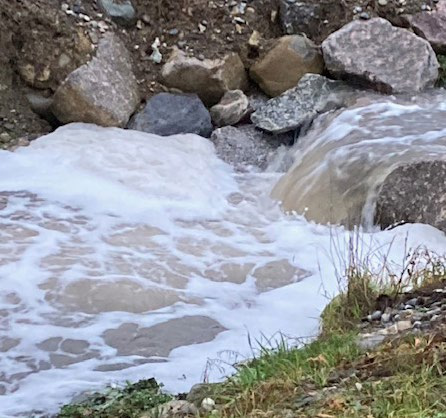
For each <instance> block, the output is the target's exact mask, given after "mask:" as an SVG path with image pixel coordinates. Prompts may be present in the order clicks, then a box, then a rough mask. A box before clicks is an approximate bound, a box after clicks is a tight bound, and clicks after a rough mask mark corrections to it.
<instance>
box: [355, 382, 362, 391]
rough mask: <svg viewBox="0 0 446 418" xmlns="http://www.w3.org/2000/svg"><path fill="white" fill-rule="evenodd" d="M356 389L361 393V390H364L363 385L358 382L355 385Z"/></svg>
mask: <svg viewBox="0 0 446 418" xmlns="http://www.w3.org/2000/svg"><path fill="white" fill-rule="evenodd" d="M355 387H356V389H357V390H358V391H361V390H362V385H361V383H359V382H356V383H355Z"/></svg>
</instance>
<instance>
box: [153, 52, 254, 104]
mask: <svg viewBox="0 0 446 418" xmlns="http://www.w3.org/2000/svg"><path fill="white" fill-rule="evenodd" d="M161 75H162V77H163V80H164V83H165V84H166V85H167V86H168V87H171V88H176V89H179V90H181V91H183V92H185V93H196V94H198V96H199V97H200V99H201V100H203V102H204V103H205V104H206V105H207V106H212V105H215V104H217V103H218V102H219V101H220V99H221V98H222V97H223V95H224V94H225V93H226V92H227V91H229V90H244V89H245V88H246V87H247V85H248V79H247V76H246V70H245V67H244V66H243V63H242V61H241V59H240V57H239V56H238V54H234V53H232V54H228V55H226V56H225V57H224V58H222V59H215V60H210V59H205V60H202V61H200V60H199V59H197V58H194V57H188V56H187V55H186V54H184V53H183V52H182V51H180V50H176V51H175V52H174V53H173V55H172V56H171V58H170V59H169V60H168V61H167V63H166V64H164V66H163V68H162V70H161Z"/></svg>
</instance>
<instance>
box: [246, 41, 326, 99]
mask: <svg viewBox="0 0 446 418" xmlns="http://www.w3.org/2000/svg"><path fill="white" fill-rule="evenodd" d="M323 69H324V61H323V59H322V54H321V53H320V50H319V48H317V47H316V45H315V44H314V43H313V42H312V41H310V40H309V39H308V38H306V37H304V36H300V35H292V36H284V37H282V38H280V39H278V40H277V41H276V42H275V44H274V46H273V47H272V48H271V49H270V50H269V51H268V53H267V54H266V55H265V56H264V57H263V58H261V59H259V60H258V61H257V62H256V63H255V64H254V65H253V66H252V67H251V70H250V75H251V78H252V79H253V80H254V81H256V82H257V83H258V85H259V86H260V88H261V89H262V90H263V91H264V92H265V93H266V94H268V95H269V96H271V97H276V96H278V95H279V94H282V93H283V92H284V91H286V90H288V89H290V88H292V87H295V86H296V84H297V83H298V82H299V80H300V79H301V78H302V77H303V76H304V75H305V74H307V73H315V74H320V73H322V71H323Z"/></svg>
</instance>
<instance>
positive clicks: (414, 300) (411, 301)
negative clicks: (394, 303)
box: [406, 298, 418, 307]
mask: <svg viewBox="0 0 446 418" xmlns="http://www.w3.org/2000/svg"><path fill="white" fill-rule="evenodd" d="M407 305H410V306H412V307H415V306H417V305H418V298H412V299H409V300H408V301H406V306H407Z"/></svg>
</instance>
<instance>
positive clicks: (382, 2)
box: [378, 0, 387, 7]
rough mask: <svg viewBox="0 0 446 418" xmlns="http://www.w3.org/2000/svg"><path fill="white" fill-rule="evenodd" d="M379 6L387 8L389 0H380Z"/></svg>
mask: <svg viewBox="0 0 446 418" xmlns="http://www.w3.org/2000/svg"><path fill="white" fill-rule="evenodd" d="M378 4H379V5H380V6H383V7H384V6H387V0H378Z"/></svg>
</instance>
